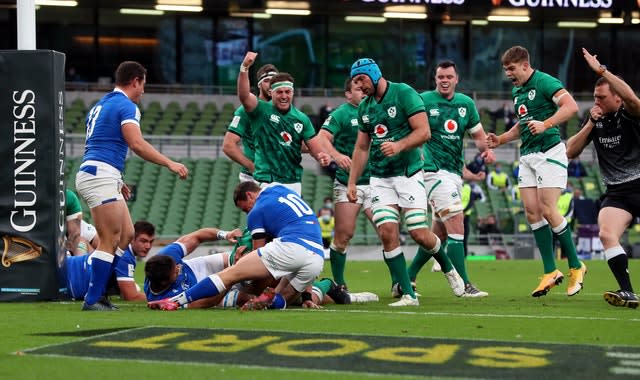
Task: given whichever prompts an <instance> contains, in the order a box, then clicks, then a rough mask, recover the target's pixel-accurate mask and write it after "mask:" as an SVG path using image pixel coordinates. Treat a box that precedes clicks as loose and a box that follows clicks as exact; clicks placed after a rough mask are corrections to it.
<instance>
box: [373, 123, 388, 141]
mask: <svg viewBox="0 0 640 380" xmlns="http://www.w3.org/2000/svg"><path fill="white" fill-rule="evenodd" d="M374 133H375V134H376V137H377V138H379V139H381V138H383V137H385V136H386V135H387V133H389V129H388V128H387V126H386V125H383V124H378V125H376V128H375V130H374Z"/></svg>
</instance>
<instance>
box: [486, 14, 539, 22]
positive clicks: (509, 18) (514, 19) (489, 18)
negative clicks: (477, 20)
mask: <svg viewBox="0 0 640 380" xmlns="http://www.w3.org/2000/svg"><path fill="white" fill-rule="evenodd" d="M529 20H531V18H530V17H529V16H509V15H489V16H487V21H494V22H495V21H497V22H529Z"/></svg>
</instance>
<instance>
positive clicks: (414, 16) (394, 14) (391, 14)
mask: <svg viewBox="0 0 640 380" xmlns="http://www.w3.org/2000/svg"><path fill="white" fill-rule="evenodd" d="M382 15H383V16H384V17H385V18H410V19H414V20H424V19H426V18H427V14H426V13H407V12H384V13H383V14H382Z"/></svg>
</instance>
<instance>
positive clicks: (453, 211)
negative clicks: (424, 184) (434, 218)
mask: <svg viewBox="0 0 640 380" xmlns="http://www.w3.org/2000/svg"><path fill="white" fill-rule="evenodd" d="M462 210H464V208H463V207H462V205H461V204H455V205H453V206H451V207H449V208H445V209H444V210H441V211H440V212H439V213H438V219H439V220H440V221H441V222H446V221H447V220H449V219H451V218H453V217H454V216H456V215H458V214H460V213H461V212H462Z"/></svg>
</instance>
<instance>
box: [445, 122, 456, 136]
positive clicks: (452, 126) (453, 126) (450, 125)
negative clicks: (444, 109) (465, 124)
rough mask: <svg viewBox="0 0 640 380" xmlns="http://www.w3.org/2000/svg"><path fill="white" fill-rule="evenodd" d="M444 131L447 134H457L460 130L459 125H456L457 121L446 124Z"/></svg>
mask: <svg viewBox="0 0 640 380" xmlns="http://www.w3.org/2000/svg"><path fill="white" fill-rule="evenodd" d="M444 130H445V131H446V132H447V133H456V131H457V130H458V123H456V121H455V120H451V119H449V120H447V121H445V122H444Z"/></svg>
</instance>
